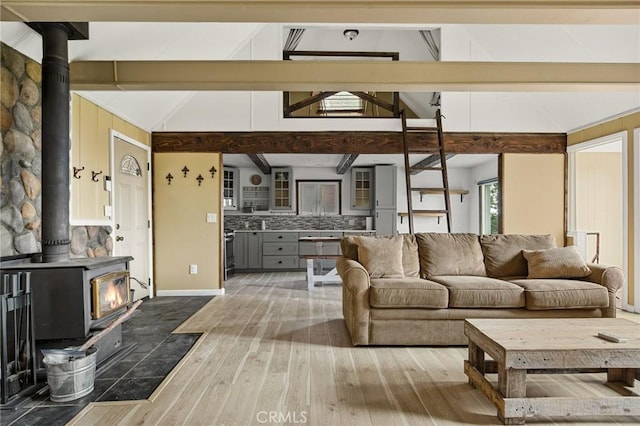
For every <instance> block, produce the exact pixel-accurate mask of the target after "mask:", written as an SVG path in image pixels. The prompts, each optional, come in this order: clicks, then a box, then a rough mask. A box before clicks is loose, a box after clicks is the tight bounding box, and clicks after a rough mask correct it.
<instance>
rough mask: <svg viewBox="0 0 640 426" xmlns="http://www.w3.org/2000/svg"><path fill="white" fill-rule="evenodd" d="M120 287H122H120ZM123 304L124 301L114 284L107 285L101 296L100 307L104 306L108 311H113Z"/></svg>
mask: <svg viewBox="0 0 640 426" xmlns="http://www.w3.org/2000/svg"><path fill="white" fill-rule="evenodd" d="M120 287H122V286H120ZM123 303H125V300H124V298H123V296H122V294H120V291H118V286H116V284H115V283H114V282H110V283H108V284H107V289H106V290H105V292H104V295H103V296H102V306H106V307H108V308H109V309H115V308H117V307H119V306H122V304H123Z"/></svg>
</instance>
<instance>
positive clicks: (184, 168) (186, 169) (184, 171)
mask: <svg viewBox="0 0 640 426" xmlns="http://www.w3.org/2000/svg"><path fill="white" fill-rule="evenodd" d="M182 173H184V177H187V173H189V168H188V167H187V166H184V167H183V168H182Z"/></svg>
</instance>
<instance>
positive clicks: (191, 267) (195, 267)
mask: <svg viewBox="0 0 640 426" xmlns="http://www.w3.org/2000/svg"><path fill="white" fill-rule="evenodd" d="M189 273H190V274H191V275H196V274H197V273H198V265H189Z"/></svg>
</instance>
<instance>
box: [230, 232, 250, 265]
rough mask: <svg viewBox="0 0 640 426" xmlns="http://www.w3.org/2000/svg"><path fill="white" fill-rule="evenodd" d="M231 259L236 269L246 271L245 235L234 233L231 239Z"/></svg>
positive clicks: (244, 233) (243, 233)
mask: <svg viewBox="0 0 640 426" xmlns="http://www.w3.org/2000/svg"><path fill="white" fill-rule="evenodd" d="M233 257H234V262H235V265H236V269H247V233H246V232H236V233H235V236H234V238H233Z"/></svg>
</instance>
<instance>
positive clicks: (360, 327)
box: [337, 233, 624, 345]
mask: <svg viewBox="0 0 640 426" xmlns="http://www.w3.org/2000/svg"><path fill="white" fill-rule="evenodd" d="M341 247H342V253H343V256H342V257H341V258H340V259H338V261H337V269H338V273H339V274H340V277H341V278H342V282H343V286H342V293H343V296H342V310H343V315H344V319H345V322H346V325H347V328H348V330H349V333H350V335H351V340H352V342H353V344H354V345H464V344H466V339H465V337H464V333H463V323H464V319H465V318H550V317H558V318H567V317H575V318H594V317H615V315H616V292H617V291H618V290H619V289H620V288H621V287H622V285H623V283H624V275H623V273H622V270H620V268H617V267H607V266H603V265H596V264H586V263H584V261H583V260H582V258H581V257H580V255H579V254H578V252H577V250H576V249H575V247H562V248H557V247H556V244H555V240H554V238H553V237H552V236H551V235H483V236H478V235H475V234H441V233H422V234H415V235H409V234H405V235H398V236H395V237H359V236H348V237H345V238H343V239H342V241H341Z"/></svg>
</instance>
